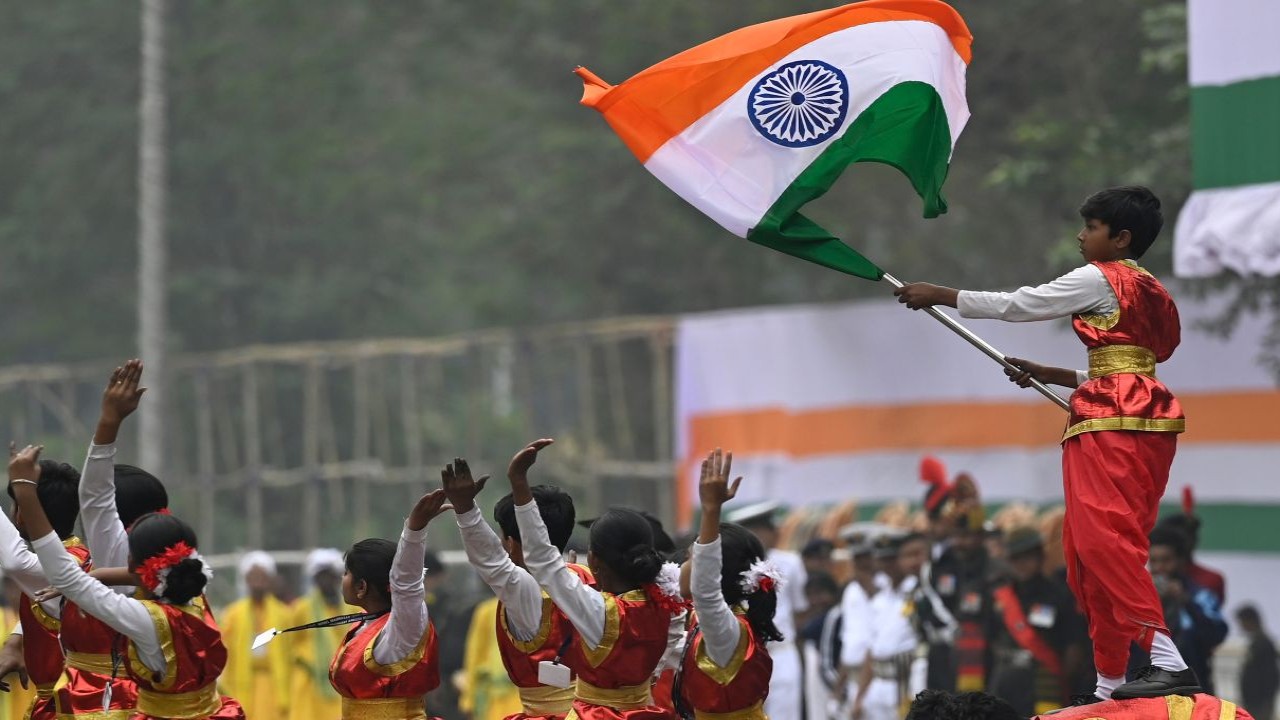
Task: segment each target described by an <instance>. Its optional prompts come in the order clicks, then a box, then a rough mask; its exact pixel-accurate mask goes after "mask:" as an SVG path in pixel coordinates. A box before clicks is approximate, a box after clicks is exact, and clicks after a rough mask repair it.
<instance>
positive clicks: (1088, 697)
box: [1045, 693, 1106, 716]
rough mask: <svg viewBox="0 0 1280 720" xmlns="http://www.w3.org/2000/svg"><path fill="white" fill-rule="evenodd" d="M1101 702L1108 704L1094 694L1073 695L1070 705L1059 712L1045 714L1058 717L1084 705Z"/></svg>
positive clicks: (1052, 711) (1051, 711) (1058, 710)
mask: <svg viewBox="0 0 1280 720" xmlns="http://www.w3.org/2000/svg"><path fill="white" fill-rule="evenodd" d="M1100 702H1106V701H1105V700H1103V699H1102V698H1100V697H1098V696H1097V695H1094V694H1093V693H1086V694H1084V695H1072V696H1071V704H1070V705H1068V706H1066V707H1064V708H1058V709H1057V710H1050V711H1049V712H1047V713H1045V715H1046V716H1049V715H1057V714H1058V713H1060V712H1065V711H1067V710H1070V709H1071V708H1077V707H1080V706H1082V705H1094V704H1096V703H1100Z"/></svg>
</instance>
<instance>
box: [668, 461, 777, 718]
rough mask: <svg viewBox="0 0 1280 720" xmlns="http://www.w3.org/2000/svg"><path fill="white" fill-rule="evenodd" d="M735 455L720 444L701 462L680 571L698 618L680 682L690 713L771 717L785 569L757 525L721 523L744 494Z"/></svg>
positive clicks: (680, 701) (679, 693)
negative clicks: (693, 538) (692, 530)
mask: <svg viewBox="0 0 1280 720" xmlns="http://www.w3.org/2000/svg"><path fill="white" fill-rule="evenodd" d="M732 465H733V454H732V453H730V454H729V455H727V456H725V455H723V454H721V452H720V450H718V449H717V450H716V451H715V452H713V453H711V455H709V456H707V459H706V460H704V461H703V462H702V479H701V481H700V483H699V486H698V492H699V494H700V496H701V499H702V525H701V527H700V528H699V531H698V541H697V542H695V543H694V544H693V547H692V549H691V550H690V559H689V562H688V563H686V565H685V569H687V570H689V572H688V573H683V574H682V579H683V578H688V580H689V594H690V595H692V597H693V610H694V616H695V620H694V624H693V625H692V629H691V630H690V632H689V638H688V640H687V641H686V643H685V649H684V653H683V656H682V660H681V663H680V670H679V675H678V676H677V678H678V679H677V680H676V686H677V688H676V697H677V700H676V702H677V708H678V709H679V710H680V712H681V714H682V715H683V716H684V717H693V718H698V719H699V720H701V719H702V718H720V717H732V718H734V720H766V716H765V712H764V701H765V698H766V697H768V695H769V679H770V677H771V676H772V674H773V660H772V659H771V658H770V657H769V651H768V650H767V648H766V643H767V642H769V641H778V640H782V634H781V633H780V632H778V628H777V627H775V626H774V624H773V614H774V611H775V609H776V608H777V604H778V596H777V588H778V584H779V580H780V578H781V573H779V571H778V570H777V568H775V567H773V565H772V564H771V563H770V562H769V560H768V557H767V555H766V553H765V549H764V545H762V544H761V543H760V540H759V539H758V538H757V537H756V536H755V534H753V533H752V532H751V531H749V530H747V529H746V528H744V527H742V526H741V525H736V524H734V523H721V522H720V508H721V506H723V505H724V503H726V502H728V501H729V500H732V499H733V497H734V495H736V494H737V492H738V484H739V483H740V482H741V481H742V478H738V479H737V480H734V482H733V485H732V486H730V485H729V484H728V479H729V470H730V468H731V467H732Z"/></svg>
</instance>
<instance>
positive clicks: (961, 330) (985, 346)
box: [884, 273, 1071, 411]
mask: <svg viewBox="0 0 1280 720" xmlns="http://www.w3.org/2000/svg"><path fill="white" fill-rule="evenodd" d="M884 279H885V280H887V281H888V282H889V284H890V285H892V286H894V287H896V288H900V287H903V285H904V283H903V282H902V281H901V280H899V279H898V278H896V277H894V276H892V275H890V274H889V273H885V274H884ZM924 311H925V312H927V313H929V314H930V315H932V316H933V317H934V319H935V320H937V321H938V322H940V323H942V324H943V325H946V326H947V327H948V328H951V330H952V332H954V333H955V334H957V335H959V336H960V337H962V338H964V339H965V340H968V341H969V344H970V345H973V346H974V347H976V348H978V349H979V350H981V351H982V352H983V353H984V354H985V355H986V356H987V357H989V358H991V359H992V360H995V361H996V362H998V363H1000V365H1002V366H1003V367H1004V368H1005V369H1006V370H1014V371H1017V372H1021V371H1022V370H1021V369H1020V368H1018V367H1017V366H1016V365H1012V364H1010V363H1009V361H1008V360H1007V359H1005V356H1004V353H1002V352H1000V351H999V350H997V349H995V348H994V347H992V346H991V344H990V343H988V342H987V341H986V340H983V339H982V338H980V337H978V336H977V335H974V334H973V331H971V330H969V328H967V327H965V326H963V325H961V324H960V323H958V322H956V321H955V320H953V319H951V316H950V315H947V314H946V313H944V312H942V311H941V310H939V309H938V308H935V307H927V308H924ZM1031 387H1033V388H1035V389H1036V390H1039V391H1040V394H1041V395H1044V396H1045V397H1047V398H1049V399H1050V400H1052V401H1053V402H1054V404H1056V405H1057V406H1058V407H1060V408H1062V409H1063V410H1067V411H1070V410H1071V405H1070V404H1069V403H1068V402H1067V401H1066V400H1064V399H1063V398H1062V396H1061V395H1059V394H1058V393H1056V392H1054V391H1053V390H1050V389H1049V386H1048V385H1045V384H1044V383H1042V382H1040V381H1039V380H1036V379H1035V378H1032V379H1031Z"/></svg>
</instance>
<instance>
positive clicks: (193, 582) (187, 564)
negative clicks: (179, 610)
mask: <svg viewBox="0 0 1280 720" xmlns="http://www.w3.org/2000/svg"><path fill="white" fill-rule="evenodd" d="M208 582H209V579H208V578H207V577H205V575H204V563H203V562H202V561H201V560H197V559H194V558H187V559H186V560H182V561H180V562H178V564H176V565H174V566H173V567H172V568H170V569H169V574H168V576H167V577H166V579H165V588H164V596H163V597H164V599H165V600H168V601H169V602H171V603H173V604H175V605H182V604H185V603H187V602H190V601H191V599H192V598H194V597H198V596H199V595H201V594H202V593H203V592H204V588H205V585H207V584H208Z"/></svg>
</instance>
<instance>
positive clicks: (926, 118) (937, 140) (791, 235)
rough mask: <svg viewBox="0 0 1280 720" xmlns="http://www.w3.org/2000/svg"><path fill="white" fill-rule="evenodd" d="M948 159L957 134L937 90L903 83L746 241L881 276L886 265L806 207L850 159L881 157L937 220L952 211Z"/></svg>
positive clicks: (881, 100)
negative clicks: (947, 196) (945, 190)
mask: <svg viewBox="0 0 1280 720" xmlns="http://www.w3.org/2000/svg"><path fill="white" fill-rule="evenodd" d="M950 159H951V131H950V126H949V124H948V123H947V113H946V110H945V109H944V108H943V105H942V98H940V97H938V92H937V90H935V89H934V88H933V87H932V86H931V85H928V84H925V83H922V82H904V83H900V84H898V85H895V86H894V87H892V88H890V89H889V90H888V91H886V92H885V93H884V94H883V95H881V96H880V97H879V98H877V99H876V101H875V102H873V103H871V105H870V107H868V108H867V109H866V110H864V111H863V112H862V114H861V115H859V116H858V117H857V118H856V119H855V120H854V121H853V122H852V123H850V125H849V128H848V130H846V131H845V133H844V135H842V136H841V137H840V138H839V139H837V140H836V141H834V142H833V143H831V145H830V146H828V147H827V149H826V150H824V151H823V152H822V154H821V155H819V156H818V159H817V160H815V161H814V162H813V164H812V165H810V166H809V167H808V168H806V169H805V170H804V172H802V173H800V175H799V176H798V177H797V178H796V179H795V181H794V182H792V183H791V185H790V186H789V187H788V188H787V189H786V190H785V191H783V193H782V195H781V196H780V197H779V198H778V201H777V202H775V203H774V204H773V207H771V208H769V211H768V212H767V213H765V216H764V217H763V218H762V219H761V220H760V223H759V224H758V225H757V226H756V227H754V228H752V230H751V232H750V233H748V234H747V239H748V240H751V241H752V242H754V243H758V244H760V245H764V246H765V247H769V248H773V249H774V250H778V251H781V252H784V253H787V254H788V255H794V256H796V257H798V258H802V259H804V260H808V261H810V262H815V263H818V264H819V265H824V266H826V267H829V268H831V269H833V270H839V271H841V272H845V273H849V274H850V275H856V276H858V277H861V278H866V279H868V280H879V279H880V277H881V276H882V275H884V271H883V270H881V269H880V268H879V267H876V265H875V263H873V262H871V261H870V260H868V259H867V258H865V257H863V256H862V255H861V254H859V253H858V252H856V251H855V250H854V249H853V248H851V247H849V246H848V245H845V244H844V243H843V242H841V241H840V240H838V239H837V238H836V237H835V236H834V235H832V234H831V233H829V232H828V231H826V230H824V229H823V228H821V227H819V226H818V224H817V223H815V222H813V221H812V220H810V219H809V218H807V217H805V216H804V215H801V214H800V212H799V211H800V208H801V207H803V206H804V205H805V203H808V202H809V201H811V200H813V199H815V198H818V197H821V196H822V195H824V194H825V193H826V192H827V190H829V189H830V188H831V185H832V184H834V183H835V181H836V179H837V178H839V177H840V173H842V172H844V169H845V168H846V167H848V166H849V165H850V164H852V163H856V162H878V163H884V164H886V165H890V166H893V167H895V168H897V169H899V170H901V171H902V173H903V174H905V175H906V176H907V179H908V180H910V181H911V185H912V187H914V188H915V190H916V192H917V193H919V195H920V197H921V199H922V200H924V216H925V217H937V216H938V215H939V214H941V213H944V212H946V211H947V203H946V200H944V199H943V197H942V183H943V182H944V181H945V180H946V179H947V170H948V164H949V162H950Z"/></svg>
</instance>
